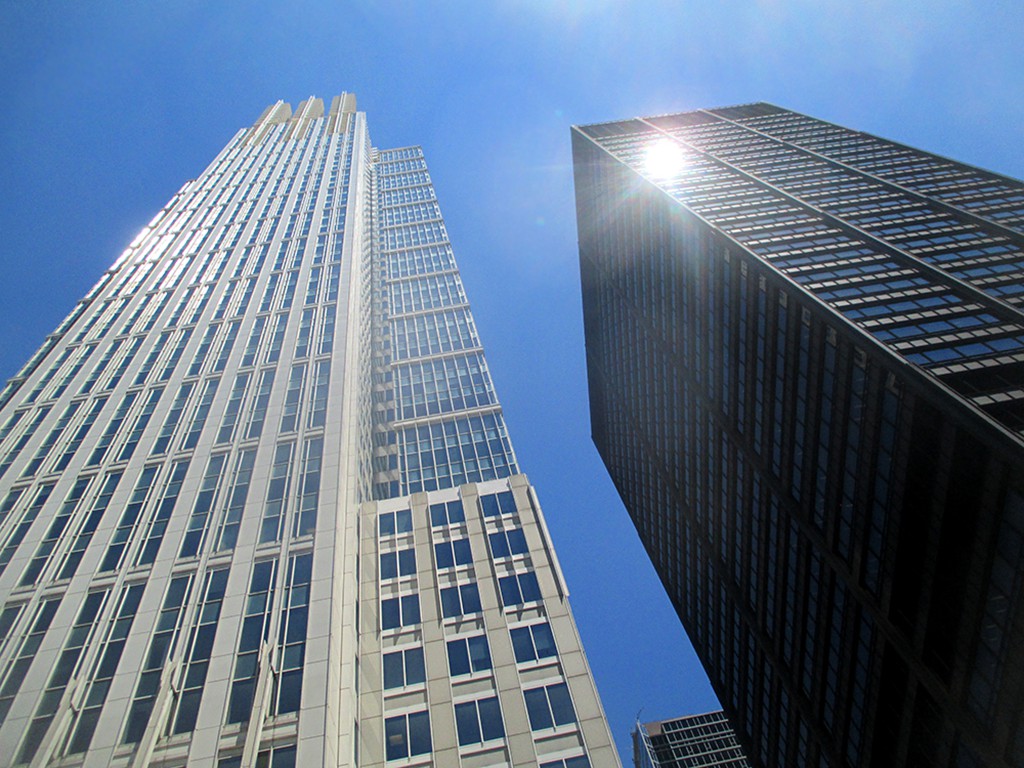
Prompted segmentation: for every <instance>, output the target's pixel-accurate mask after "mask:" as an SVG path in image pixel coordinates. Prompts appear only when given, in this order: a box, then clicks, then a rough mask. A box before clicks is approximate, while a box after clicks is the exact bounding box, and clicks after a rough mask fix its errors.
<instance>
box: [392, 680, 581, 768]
mask: <svg viewBox="0 0 1024 768" xmlns="http://www.w3.org/2000/svg"><path fill="white" fill-rule="evenodd" d="M523 698H524V700H525V704H526V711H527V715H528V717H529V719H530V729H531V730H532V731H535V732H536V731H544V730H547V729H551V728H558V727H561V726H567V725H573V724H575V723H576V711H575V710H574V709H573V705H572V698H571V697H570V696H569V687H568V686H567V685H566V684H565V683H555V684H552V685H546V686H539V687H537V688H530V689H527V690H524V691H523ZM455 728H456V732H457V734H458V740H459V746H462V747H464V746H471V745H474V744H482V743H485V742H488V741H493V740H498V739H503V738H504V737H505V726H504V722H503V720H502V715H501V706H500V704H499V703H498V699H497V697H496V696H489V697H486V698H482V699H476V700H474V701H467V702H461V703H458V704H456V705H455ZM384 743H385V757H386V759H387V760H389V761H391V760H404V759H406V758H409V757H414V756H416V755H425V754H429V753H430V752H431V750H432V743H431V735H430V713H429V712H428V711H423V712H411V713H408V714H402V715H396V716H392V717H387V718H385V719H384ZM569 761H571V762H569ZM559 764H561V765H567V766H573V768H575V767H576V766H580V767H581V768H589V765H590V763H589V761H587V759H586V758H585V757H576V758H569V759H568V761H556V762H554V763H545V764H544V765H546V766H548V765H559Z"/></svg>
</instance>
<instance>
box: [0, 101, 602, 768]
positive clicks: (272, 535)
mask: <svg viewBox="0 0 1024 768" xmlns="http://www.w3.org/2000/svg"><path fill="white" fill-rule="evenodd" d="M567 594H568V592H567V589H566V587H565V583H564V581H563V578H562V575H561V572H560V570H559V566H558V561H557V559H556V557H555V553H554V550H553V548H552V546H551V542H550V539H549V537H548V533H547V529H546V527H545V524H544V519H543V516H542V514H541V511H540V508H539V506H538V503H537V497H536V494H535V493H534V491H533V488H532V487H531V486H530V484H529V482H528V480H527V479H526V477H525V476H523V475H521V474H520V473H519V467H518V465H517V462H516V459H515V455H514V453H513V451H512V447H511V443H510V441H509V438H508V435H507V433H506V429H505V424H504V420H503V418H502V413H501V408H500V406H499V404H498V401H497V398H496V396H495V394H494V390H493V387H492V384H491V379H490V375H489V373H488V370H487V365H486V362H485V360H484V357H483V353H482V350H481V347H480V341H479V338H478V336H477V332H476V329H475V326H474V323H473V318H472V315H471V314H470V311H469V306H468V304H467V300H466V296H465V293H464V291H463V288H462V283H461V281H460V278H459V273H458V270H457V267H456V264H455V261H454V258H453V255H452V248H451V245H450V243H449V241H448V238H447V234H446V231H445V226H444V222H443V221H442V219H441V214H440V209H439V208H438V205H437V202H436V200H435V196H434V190H433V187H432V185H431V182H430V177H429V175H428V173H427V169H426V164H425V162H424V160H423V155H422V152H421V151H420V149H419V148H415V147H414V148H404V149H396V150H386V151H378V150H376V149H372V148H371V144H370V138H369V134H368V132H367V128H366V120H365V116H364V115H363V114H362V113H358V112H356V111H355V98H354V96H353V95H351V94H343V95H341V96H339V97H337V98H335V99H334V100H333V102H332V104H331V106H330V108H329V110H327V111H326V112H325V110H324V104H323V102H322V101H320V100H319V99H314V98H310V99H308V100H306V101H304V102H303V103H302V104H301V105H300V106H299V108H298V110H297V111H296V112H295V113H294V114H293V113H292V111H291V108H290V107H289V106H288V105H286V104H283V103H280V102H279V103H278V104H276V105H274V106H271V107H269V108H268V109H267V110H266V111H265V112H264V113H263V115H262V116H261V117H260V118H259V120H258V121H257V122H256V123H255V124H254V125H253V126H252V127H251V128H246V129H243V130H241V131H239V132H238V133H237V134H236V135H235V136H234V138H233V139H232V140H231V141H230V142H229V143H228V145H227V146H226V147H225V148H224V150H223V151H222V152H221V153H220V154H219V155H218V156H217V158H216V159H215V160H214V161H213V163H212V164H211V165H210V166H209V168H207V170H206V171H205V172H204V173H203V174H202V175H200V176H199V178H197V179H196V180H194V181H190V182H188V183H187V184H185V186H184V187H182V189H181V190H180V191H179V192H178V193H177V194H176V195H175V196H174V198H173V199H172V200H171V201H170V202H169V203H168V204H167V206H166V207H165V208H164V209H163V210H162V211H160V213H159V214H157V216H156V217H155V218H154V219H153V221H152V222H151V223H150V224H149V226H147V227H146V228H145V229H144V230H143V231H142V232H141V233H140V234H139V235H138V237H136V238H135V240H134V241H133V242H132V243H131V245H130V246H129V248H128V249H127V250H126V251H125V252H124V253H123V254H122V255H121V257H120V258H119V259H118V260H117V261H116V263H115V264H114V266H113V267H111V269H110V270H108V271H107V272H106V273H105V274H104V275H103V277H102V278H101V280H100V281H99V283H98V284H97V285H96V287H95V288H93V289H92V290H91V291H90V292H89V293H88V294H87V295H86V297H85V298H84V299H82V301H80V302H79V303H78V304H77V305H76V306H75V308H74V310H73V311H72V312H71V314H70V315H69V316H68V318H67V319H66V320H65V321H64V322H63V323H61V325H60V326H59V327H58V328H57V329H56V331H54V333H53V334H51V335H50V336H48V337H47V339H46V341H45V343H44V344H43V346H42V347H41V348H40V350H39V351H38V352H37V353H36V354H35V355H34V356H33V358H32V359H31V360H30V361H29V362H28V363H27V364H26V365H25V367H24V368H23V369H22V370H21V371H20V372H19V373H18V375H17V376H15V378H13V379H12V380H11V381H10V382H9V383H8V385H7V386H6V388H5V389H4V390H3V392H2V394H0V765H31V766H43V765H54V766H57V765H59V766H69V767H70V766H80V765H83V766H106V765H113V766H145V765H152V766H161V767H164V768H177V767H178V766H186V765H188V766H223V767H224V768H227V767H228V766H251V765H259V766H268V768H283V767H284V766H294V765H299V766H319V765H326V766H349V765H353V766H354V765H358V766H362V767H363V768H368V767H370V766H385V765H387V766H392V765H395V766H425V765H435V766H439V767H441V768H448V766H453V767H454V766H467V767H470V766H472V767H480V768H483V766H504V765H508V766H513V765H514V766H517V767H518V766H532V765H540V766H544V768H584V767H585V766H594V768H599V767H600V768H603V767H604V766H617V765H618V764H619V762H618V758H617V757H616V753H615V749H614V745H613V743H612V740H611V736H610V734H609V731H608V727H607V724H606V722H605V719H604V715H603V712H602V710H601V705H600V702H599V700H598V697H597V693H596V690H595V688H594V684H593V681H592V678H591V675H590V671H589V668H588V666H587V663H586V659H585V657H584V655H583V651H582V648H581V645H580V640H579V637H578V634H577V632H576V629H575V625H574V623H573V620H572V616H571V614H570V611H569V605H568V601H567Z"/></svg>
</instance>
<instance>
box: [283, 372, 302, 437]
mask: <svg viewBox="0 0 1024 768" xmlns="http://www.w3.org/2000/svg"><path fill="white" fill-rule="evenodd" d="M305 382H306V364H305V363H299V364H298V365H293V366H292V370H291V374H290V375H289V377H288V386H287V388H286V389H285V393H284V410H283V412H282V414H281V429H280V431H281V433H285V432H294V431H295V430H296V428H297V427H298V421H299V409H300V408H301V407H302V390H303V385H304V384H305Z"/></svg>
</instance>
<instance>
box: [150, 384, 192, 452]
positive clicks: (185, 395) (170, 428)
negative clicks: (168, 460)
mask: <svg viewBox="0 0 1024 768" xmlns="http://www.w3.org/2000/svg"><path fill="white" fill-rule="evenodd" d="M195 386H196V385H195V382H193V381H187V382H185V383H184V384H182V385H181V387H180V388H179V389H178V394H177V395H175V396H174V402H173V403H171V410H170V411H168V412H167V418H165V419H164V424H163V427H161V429H160V434H159V435H157V438H156V442H154V443H153V450H152V451H151V452H150V455H153V456H156V455H157V454H161V453H166V452H167V449H168V448H170V446H171V442H172V441H173V440H174V433H175V431H176V430H177V428H178V425H179V424H180V423H181V414H182V413H184V411H185V406H186V405H187V404H188V400H189V397H190V396H191V395H192V390H193V389H195Z"/></svg>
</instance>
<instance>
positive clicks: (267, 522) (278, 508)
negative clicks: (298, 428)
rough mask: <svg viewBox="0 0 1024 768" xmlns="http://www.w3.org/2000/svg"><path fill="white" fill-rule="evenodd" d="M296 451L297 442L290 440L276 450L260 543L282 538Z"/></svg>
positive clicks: (264, 508) (264, 509)
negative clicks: (293, 457)
mask: <svg viewBox="0 0 1024 768" xmlns="http://www.w3.org/2000/svg"><path fill="white" fill-rule="evenodd" d="M294 452H295V443H290V442H289V443H280V444H279V445H278V446H277V448H276V449H275V451H274V464H273V466H272V467H271V468H270V482H269V484H268V486H267V500H266V503H265V504H264V505H263V520H262V523H261V526H260V539H259V540H260V544H265V543H267V542H270V541H278V540H279V539H280V538H281V523H282V521H283V520H284V512H285V508H286V507H287V505H288V497H289V489H290V485H291V474H292V456H293V454H294Z"/></svg>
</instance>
